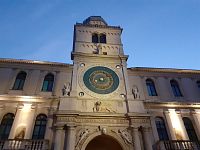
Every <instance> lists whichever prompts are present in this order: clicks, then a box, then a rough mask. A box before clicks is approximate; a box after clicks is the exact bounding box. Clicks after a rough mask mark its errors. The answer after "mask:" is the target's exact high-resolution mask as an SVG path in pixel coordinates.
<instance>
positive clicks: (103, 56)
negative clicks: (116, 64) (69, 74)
mask: <svg viewBox="0 0 200 150" xmlns="http://www.w3.org/2000/svg"><path fill="white" fill-rule="evenodd" d="M74 56H82V57H91V58H92V57H93V58H97V57H98V58H114V59H116V58H120V59H122V60H127V59H128V55H100V54H89V53H81V52H72V53H71V57H72V59H74Z"/></svg>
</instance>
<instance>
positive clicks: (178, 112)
mask: <svg viewBox="0 0 200 150" xmlns="http://www.w3.org/2000/svg"><path fill="white" fill-rule="evenodd" d="M176 114H177V117H178V119H179V122H180V125H181V128H182V136H183V140H189V137H188V135H187V131H186V129H185V125H184V123H183V119H182V116H181V113H180V111H176Z"/></svg>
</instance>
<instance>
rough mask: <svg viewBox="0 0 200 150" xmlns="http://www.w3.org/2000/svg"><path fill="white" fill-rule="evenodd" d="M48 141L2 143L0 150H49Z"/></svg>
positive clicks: (10, 141)
mask: <svg viewBox="0 0 200 150" xmlns="http://www.w3.org/2000/svg"><path fill="white" fill-rule="evenodd" d="M48 149H49V141H48V140H26V139H23V140H14V139H9V140H5V141H0V150H48Z"/></svg>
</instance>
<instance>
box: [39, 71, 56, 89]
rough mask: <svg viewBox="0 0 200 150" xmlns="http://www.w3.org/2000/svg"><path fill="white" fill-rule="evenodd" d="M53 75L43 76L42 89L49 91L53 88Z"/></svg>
mask: <svg viewBox="0 0 200 150" xmlns="http://www.w3.org/2000/svg"><path fill="white" fill-rule="evenodd" d="M53 81H54V75H52V74H47V75H46V76H45V78H44V82H43V86H42V91H46V92H50V91H52V89H53Z"/></svg>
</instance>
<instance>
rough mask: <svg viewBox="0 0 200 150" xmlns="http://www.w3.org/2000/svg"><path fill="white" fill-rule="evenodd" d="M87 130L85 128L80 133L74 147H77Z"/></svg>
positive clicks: (85, 135)
mask: <svg viewBox="0 0 200 150" xmlns="http://www.w3.org/2000/svg"><path fill="white" fill-rule="evenodd" d="M89 132H90V131H89V129H85V130H83V131H82V132H81V133H80V135H79V136H78V141H77V143H76V146H75V147H77V146H78V145H79V144H80V143H81V141H83V140H84V139H85V138H86V137H87V136H88V134H89Z"/></svg>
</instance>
